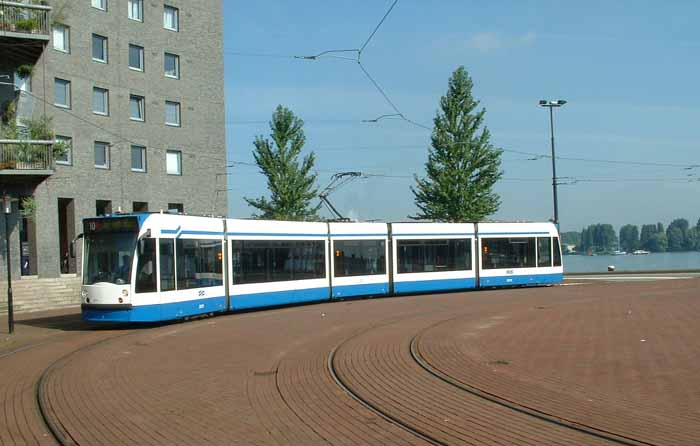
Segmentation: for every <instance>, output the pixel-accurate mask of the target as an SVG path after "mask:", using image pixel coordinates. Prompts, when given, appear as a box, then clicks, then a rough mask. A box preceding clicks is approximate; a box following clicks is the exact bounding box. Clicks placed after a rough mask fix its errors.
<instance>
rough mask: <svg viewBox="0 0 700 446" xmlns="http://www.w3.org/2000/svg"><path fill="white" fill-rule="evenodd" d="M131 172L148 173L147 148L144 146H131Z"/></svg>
mask: <svg viewBox="0 0 700 446" xmlns="http://www.w3.org/2000/svg"><path fill="white" fill-rule="evenodd" d="M131 170H133V171H134V172H145V171H146V148H145V147H143V146H131Z"/></svg>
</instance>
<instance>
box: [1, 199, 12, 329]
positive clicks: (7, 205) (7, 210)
mask: <svg viewBox="0 0 700 446" xmlns="http://www.w3.org/2000/svg"><path fill="white" fill-rule="evenodd" d="M2 210H3V214H5V249H6V251H5V252H6V255H5V261H6V262H5V263H6V265H5V266H6V267H7V330H8V331H9V333H10V334H12V333H13V332H14V331H15V316H14V309H13V307H12V262H11V261H10V219H9V215H10V214H11V213H12V200H11V199H10V196H9V195H7V193H6V192H5V193H3V197H2Z"/></svg>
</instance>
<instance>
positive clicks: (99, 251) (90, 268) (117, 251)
mask: <svg viewBox="0 0 700 446" xmlns="http://www.w3.org/2000/svg"><path fill="white" fill-rule="evenodd" d="M83 226H84V230H85V252H84V253H83V255H84V259H85V260H84V262H83V263H84V271H83V284H84V285H94V284H96V283H100V282H103V283H113V284H116V285H125V284H128V283H131V265H132V263H133V261H132V260H133V258H134V257H133V256H134V251H135V249H136V241H137V238H138V222H137V220H136V219H135V218H113V219H86V220H85V221H84V225H83Z"/></svg>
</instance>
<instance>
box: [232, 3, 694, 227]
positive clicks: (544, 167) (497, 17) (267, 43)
mask: <svg viewBox="0 0 700 446" xmlns="http://www.w3.org/2000/svg"><path fill="white" fill-rule="evenodd" d="M223 3H224V59H225V88H226V104H227V105H226V128H227V150H228V158H229V162H243V163H252V162H253V155H252V151H253V148H254V147H253V141H254V139H255V137H256V136H257V135H263V136H268V135H269V133H270V129H269V120H270V117H271V115H272V113H273V111H274V109H275V108H276V106H277V105H278V104H282V105H284V106H286V107H288V108H290V109H291V110H292V111H293V112H294V113H295V114H297V115H298V116H299V117H301V118H302V119H303V120H304V122H305V125H304V130H305V132H306V137H307V143H306V145H305V149H304V151H303V153H308V152H310V151H313V152H314V153H315V155H316V169H317V171H318V186H319V187H320V188H323V187H325V186H326V185H327V184H328V182H329V181H330V177H331V175H332V174H333V173H334V172H343V171H361V172H363V173H366V174H379V175H387V176H384V177H381V176H379V177H376V176H375V177H368V178H361V179H358V180H356V181H354V182H352V183H350V184H348V185H347V186H345V187H344V188H342V189H339V190H338V191H336V192H334V193H333V194H332V195H331V196H330V199H331V201H332V202H333V204H334V205H335V207H336V208H338V209H339V210H340V211H341V212H342V213H344V214H345V215H346V216H348V217H351V218H356V219H360V220H371V219H379V220H382V221H405V220H407V217H408V216H409V215H414V214H415V213H416V211H417V209H416V207H415V205H414V201H413V194H412V193H411V190H410V186H411V185H413V184H414V180H413V179H412V175H413V174H418V175H422V174H423V172H424V164H425V161H426V160H427V155H428V148H429V145H430V131H429V130H426V129H424V128H422V127H420V126H417V125H413V124H411V123H409V122H406V121H403V120H399V119H382V120H380V121H378V122H376V123H368V122H362V121H363V120H369V119H373V118H376V117H378V116H381V115H384V114H392V113H396V112H395V110H394V109H393V108H392V107H391V105H390V104H389V103H388V102H387V101H386V100H385V99H384V98H383V97H382V95H381V94H380V93H379V92H378V90H377V89H376V88H375V87H374V86H373V85H372V83H371V82H370V80H369V79H368V78H367V77H366V76H365V75H364V74H363V72H362V71H361V69H360V67H359V66H358V64H357V63H356V62H355V61H352V60H346V59H338V58H321V59H318V60H305V59H298V58H294V57H293V56H304V55H314V54H318V53H320V52H322V51H326V50H335V49H354V48H358V47H360V46H362V44H363V43H364V42H365V41H366V40H367V38H368V37H369V35H370V34H371V32H372V30H373V29H374V28H375V26H376V25H377V24H378V23H379V21H380V20H381V18H382V16H383V15H384V14H385V12H386V11H387V10H388V9H389V7H390V6H391V4H392V3H393V0H372V1H370V0H331V1H328V0H326V1H316V0H304V1H297V2H289V1H282V0H279V1H277V0H260V1H256V2H250V1H243V0H223ZM699 16H700V3H698V2H694V1H680V0H678V1H674V2H657V1H654V2H652V1H641V0H637V1H615V0H606V1H588V2H562V1H548V0H541V1H497V2H477V1H465V0H443V1H439V2H438V1H435V2H429V1H424V0H422V1H419V0H399V1H398V3H397V4H396V6H395V7H394V9H393V10H392V11H391V13H390V14H389V16H388V17H387V18H386V20H385V21H384V23H383V24H382V26H381V27H380V28H379V30H378V31H377V32H376V34H375V35H374V36H373V38H372V39H371V40H370V42H369V43H368V44H367V46H366V48H365V49H364V51H363V53H362V63H363V66H364V67H365V69H366V70H367V71H368V72H369V73H370V75H371V76H372V77H373V78H374V79H375V80H376V82H377V83H378V84H379V85H380V86H381V88H382V89H383V90H384V91H385V92H386V94H387V96H388V97H389V99H390V100H391V102H392V103H393V104H395V106H396V107H397V108H398V109H399V111H400V112H401V113H403V114H404V115H405V116H406V117H407V118H408V119H410V120H412V121H414V122H416V123H418V124H420V125H422V126H428V127H431V126H432V120H433V118H434V116H435V113H436V111H437V108H438V104H439V100H440V97H441V96H442V95H443V94H445V92H446V90H447V81H448V79H449V77H450V75H451V73H452V72H453V71H454V70H455V69H456V68H457V67H459V66H460V65H463V66H464V67H465V68H466V69H467V71H468V72H469V75H470V76H471V78H472V80H473V82H474V88H473V91H472V93H473V95H474V97H475V98H476V99H478V100H479V101H480V104H481V107H483V108H485V109H486V118H485V122H486V126H487V127H488V129H489V131H490V132H491V142H492V143H493V145H494V146H496V147H499V148H502V149H504V150H505V151H504V153H503V156H502V160H503V163H502V169H503V171H504V175H503V179H502V180H501V181H500V182H499V183H498V184H497V185H496V191H497V192H498V193H499V194H500V196H501V199H502V204H501V208H500V210H499V211H498V213H497V214H495V215H494V216H493V217H492V218H493V219H498V220H508V221H512V220H530V221H546V220H549V219H551V218H552V216H553V200H552V186H551V182H552V170H551V169H552V166H551V159H549V158H544V157H534V156H531V155H524V154H521V153H518V152H526V153H534V154H547V153H549V152H550V150H551V148H550V126H549V115H548V111H547V110H546V109H544V108H541V107H539V106H538V101H539V100H540V99H564V100H566V101H568V102H567V104H566V105H565V106H564V107H562V108H559V109H556V110H555V111H554V127H555V129H554V130H555V143H556V155H557V157H562V158H579V159H586V160H604V161H608V162H600V161H580V160H567V159H558V160H557V175H558V177H560V182H564V183H567V184H562V185H560V186H559V220H560V223H561V230H562V231H569V230H580V229H581V228H583V227H584V226H586V225H588V224H593V223H611V224H613V225H614V226H616V227H619V226H620V225H623V224H626V223H632V224H639V225H641V224H644V223H654V222H663V223H664V224H668V223H669V222H670V221H671V220H672V219H674V218H678V217H683V218H686V219H688V220H689V221H690V222H691V224H692V225H694V224H695V223H696V222H697V221H698V218H699V217H700V199H699V198H700V144H699V143H698V141H700V138H699V137H700V102H698V99H699V98H700V95H699V91H698V79H700V57H698V54H699V53H700V52H699V50H700V31H699V30H698V28H697V23H696V22H697V17H699ZM336 55H347V56H349V57H352V54H350V53H337V54H336ZM533 158H537V159H533ZM609 161H617V163H611V162H609ZM635 163H641V164H635ZM643 163H657V164H662V165H644V164H643ZM694 165H697V167H691V166H694ZM229 172H230V175H229V176H228V189H229V191H228V200H229V214H230V215H231V216H233V217H248V216H250V215H252V213H254V210H253V209H251V208H250V207H248V205H247V204H246V203H245V201H244V199H243V197H259V196H263V195H266V194H267V190H266V182H265V177H264V176H263V175H262V174H261V173H260V172H259V170H258V169H257V168H256V167H255V166H249V165H245V164H243V165H241V164H237V165H235V166H234V167H232V168H230V169H229ZM322 215H324V216H329V214H327V213H325V212H324V213H323V214H322Z"/></svg>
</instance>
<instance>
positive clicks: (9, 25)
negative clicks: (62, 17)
mask: <svg viewBox="0 0 700 446" xmlns="http://www.w3.org/2000/svg"><path fill="white" fill-rule="evenodd" d="M50 12H51V7H50V6H44V5H31V4H25V3H16V2H6V1H2V0H0V37H2V36H8V37H19V38H22V37H25V38H30V39H41V40H49V36H50V33H51V24H50V17H49V13H50Z"/></svg>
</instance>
